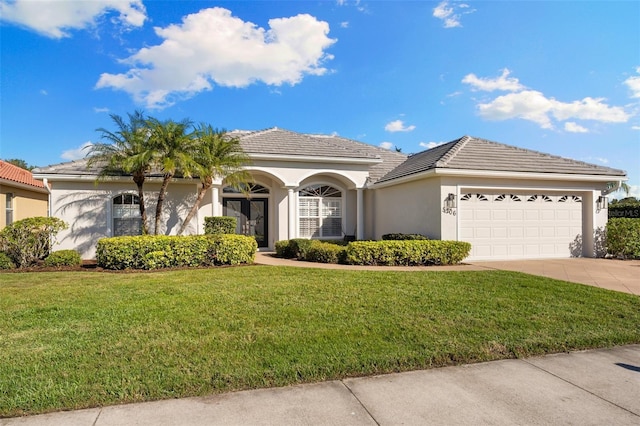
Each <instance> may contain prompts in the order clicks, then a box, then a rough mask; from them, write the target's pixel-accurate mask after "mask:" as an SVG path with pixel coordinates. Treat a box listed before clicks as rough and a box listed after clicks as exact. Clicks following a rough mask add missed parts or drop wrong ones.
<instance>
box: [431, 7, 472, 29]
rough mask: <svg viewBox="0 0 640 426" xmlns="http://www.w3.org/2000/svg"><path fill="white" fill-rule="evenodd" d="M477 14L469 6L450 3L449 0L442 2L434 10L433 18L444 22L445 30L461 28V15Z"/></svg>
mask: <svg viewBox="0 0 640 426" xmlns="http://www.w3.org/2000/svg"><path fill="white" fill-rule="evenodd" d="M473 12H475V9H469V5H468V4H465V3H450V2H449V1H448V0H444V1H442V2H441V3H440V4H438V5H437V6H436V7H435V8H434V9H433V17H434V18H438V19H440V20H441V21H442V22H443V26H444V27H445V28H456V27H461V26H462V23H461V22H460V19H461V17H462V16H461V15H468V14H470V13H473Z"/></svg>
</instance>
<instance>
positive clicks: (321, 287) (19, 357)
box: [0, 266, 640, 417]
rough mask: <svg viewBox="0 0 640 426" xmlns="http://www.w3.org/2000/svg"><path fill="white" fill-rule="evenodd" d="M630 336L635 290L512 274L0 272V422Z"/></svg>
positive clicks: (638, 326)
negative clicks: (0, 418) (632, 292)
mask: <svg viewBox="0 0 640 426" xmlns="http://www.w3.org/2000/svg"><path fill="white" fill-rule="evenodd" d="M639 342H640V298H638V297H637V296H632V295H628V294H622V293H616V292H612V291H606V290H601V289H598V288H593V287H587V286H582V285H578V284H569V283H565V282H560V281H554V280H550V279H545V278H540V277H534V276H530V275H525V274H519V273H512V272H501V271H486V272H390V271H386V272H369V271H327V270H319V269H298V268H284V267H282V268H277V267H265V266H255V267H239V268H220V269H209V270H207V269H198V270H181V271H167V272H156V273H131V274H122V273H96V272H50V273H9V274H0V416H4V417H6V416H17V415H22V414H33V413H41V412H47V411H53V410H61V409H77V408H85V407H92V406H100V405H107V404H116V403H125V402H133V401H144V400H153V399H161V398H173V397H183V396H193V395H204V394H209V393H214V392H222V391H230V390H236V389H247V388H258V387H267V386H281V385H286V384H292V383H301V382H313V381H321V380H327V379H337V378H342V377H350V376H360V375H368V374H378V373H387V372H394V371H403V370H411V369H421V368H429V367H435V366H443V365H450V364H455V363H463V362H478V361H485V360H492V359H500V358H511V357H521V356H528V355H535V354H542V353H549V352H558V351H566V350H572V349H584V348H592V347H604V346H613V345H618V344H628V343H639Z"/></svg>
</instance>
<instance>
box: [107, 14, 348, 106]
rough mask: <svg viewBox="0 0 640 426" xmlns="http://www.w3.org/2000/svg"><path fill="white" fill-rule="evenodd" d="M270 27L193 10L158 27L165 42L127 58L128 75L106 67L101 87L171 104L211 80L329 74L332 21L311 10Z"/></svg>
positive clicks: (236, 83)
mask: <svg viewBox="0 0 640 426" xmlns="http://www.w3.org/2000/svg"><path fill="white" fill-rule="evenodd" d="M269 26H270V29H269V30H265V29H263V28H260V27H257V26H256V25H255V24H253V23H251V22H244V21H242V20H241V19H239V18H236V17H233V16H231V12H230V11H229V10H226V9H223V8H219V7H216V8H211V9H204V10H201V11H199V12H198V13H194V14H191V15H188V16H186V17H184V18H183V19H182V23H181V24H173V25H169V26H168V27H165V28H158V27H156V28H155V32H156V34H157V35H158V37H160V38H162V39H164V42H162V44H159V45H156V46H151V47H144V48H142V49H140V50H139V51H138V52H137V53H135V54H134V55H132V56H130V57H129V58H127V59H125V60H123V61H122V62H123V63H125V64H129V65H131V69H129V71H127V72H126V73H124V74H109V73H104V74H102V75H101V76H100V79H99V80H98V82H97V83H96V88H113V89H116V90H123V91H125V92H127V93H129V94H130V95H132V96H133V98H134V100H135V101H136V102H138V103H142V104H144V105H145V106H146V107H148V108H152V109H153V108H156V109H157V108H164V107H167V106H170V105H172V104H174V103H175V101H176V100H177V99H180V98H190V97H192V96H194V95H195V94H196V93H198V92H201V91H204V90H211V89H212V83H215V84H217V85H220V86H226V87H246V86H248V85H250V84H252V83H256V82H258V81H261V82H263V83H265V84H267V85H271V86H280V85H282V84H284V83H287V84H290V85H292V86H293V85H295V84H298V83H300V82H301V81H302V79H303V77H304V76H305V75H307V74H310V75H323V74H325V73H327V71H328V70H327V69H326V68H324V67H323V66H322V65H323V63H324V62H325V61H327V60H330V59H333V56H332V55H330V54H328V53H326V52H325V49H327V48H328V47H330V46H331V45H332V44H333V43H335V42H336V40H335V39H331V38H329V37H327V34H328V33H329V25H328V24H327V23H326V22H323V21H318V20H317V19H316V18H314V17H313V16H310V15H306V14H303V15H297V16H294V17H291V18H277V19H271V20H269Z"/></svg>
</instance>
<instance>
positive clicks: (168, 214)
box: [51, 181, 196, 259]
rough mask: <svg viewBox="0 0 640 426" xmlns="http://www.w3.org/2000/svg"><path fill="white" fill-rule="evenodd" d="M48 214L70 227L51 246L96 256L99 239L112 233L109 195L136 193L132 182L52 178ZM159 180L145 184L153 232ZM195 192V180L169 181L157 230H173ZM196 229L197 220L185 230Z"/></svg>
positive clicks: (179, 221)
mask: <svg viewBox="0 0 640 426" xmlns="http://www.w3.org/2000/svg"><path fill="white" fill-rule="evenodd" d="M51 185H52V193H51V214H52V215H53V216H55V217H58V218H60V219H62V220H64V221H65V222H66V223H67V224H68V225H69V228H68V229H67V230H65V231H62V232H60V233H59V234H58V238H57V240H58V241H57V244H56V245H55V246H54V250H62V249H75V250H78V251H79V252H80V255H81V256H82V257H83V259H91V258H94V257H95V247H96V243H97V241H98V239H100V238H104V237H111V236H112V232H113V231H112V223H111V219H112V218H111V206H112V204H111V203H112V199H113V198H114V197H116V196H117V195H119V194H122V193H132V194H137V188H136V186H135V184H134V183H133V182H131V183H128V182H100V183H99V184H97V185H95V184H94V182H93V181H90V182H52V183H51ZM159 189H160V183H159V182H150V183H148V184H145V205H146V208H147V223H148V226H149V230H150V232H151V233H153V229H154V218H155V209H156V201H157V191H158V190H159ZM195 196H196V185H195V183H189V184H181V183H172V184H170V185H169V188H168V191H167V196H166V199H165V204H164V208H163V216H162V220H161V226H160V229H159V234H175V233H176V232H177V231H178V229H179V227H180V225H181V224H182V222H181V218H184V217H186V215H187V212H188V209H189V208H190V207H191V205H192V203H193V201H194V200H195ZM195 232H196V222H195V221H194V223H191V224H190V226H189V227H188V228H187V232H186V233H187V234H189V233H195Z"/></svg>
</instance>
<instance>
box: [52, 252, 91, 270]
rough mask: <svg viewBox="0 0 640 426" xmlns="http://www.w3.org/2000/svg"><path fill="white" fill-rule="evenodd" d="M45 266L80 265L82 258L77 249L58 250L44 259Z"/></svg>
mask: <svg viewBox="0 0 640 426" xmlns="http://www.w3.org/2000/svg"><path fill="white" fill-rule="evenodd" d="M44 265H45V266H53V267H57V266H80V265H82V258H81V257H80V254H79V253H78V252H77V251H75V250H58V251H54V252H53V253H51V254H50V255H49V256H47V258H46V259H45V260H44Z"/></svg>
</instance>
